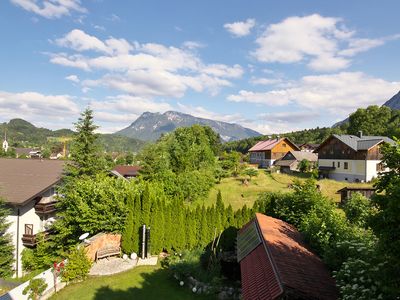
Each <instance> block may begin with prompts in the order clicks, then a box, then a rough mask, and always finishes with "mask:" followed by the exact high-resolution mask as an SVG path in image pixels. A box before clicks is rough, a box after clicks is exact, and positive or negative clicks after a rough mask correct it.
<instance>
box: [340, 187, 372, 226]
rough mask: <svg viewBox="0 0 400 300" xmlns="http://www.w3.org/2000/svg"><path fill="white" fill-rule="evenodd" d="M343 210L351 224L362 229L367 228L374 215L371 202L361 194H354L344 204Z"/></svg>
mask: <svg viewBox="0 0 400 300" xmlns="http://www.w3.org/2000/svg"><path fill="white" fill-rule="evenodd" d="M343 210H344V212H345V214H346V217H347V219H348V220H349V221H350V223H352V224H355V225H357V226H360V227H366V225H367V222H368V218H369V217H370V216H372V215H373V213H374V211H373V208H372V203H371V201H370V200H369V199H367V198H366V197H364V196H363V195H361V194H360V193H355V194H353V195H352V196H351V197H350V199H348V200H347V201H346V203H345V204H344V206H343Z"/></svg>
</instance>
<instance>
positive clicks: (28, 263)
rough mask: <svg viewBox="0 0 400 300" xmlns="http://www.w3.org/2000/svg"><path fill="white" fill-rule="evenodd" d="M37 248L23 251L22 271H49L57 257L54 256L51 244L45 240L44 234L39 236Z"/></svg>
mask: <svg viewBox="0 0 400 300" xmlns="http://www.w3.org/2000/svg"><path fill="white" fill-rule="evenodd" d="M37 239H38V243H37V246H36V248H34V249H29V248H25V249H24V250H22V258H21V259H22V269H23V270H24V271H29V272H31V271H37V270H45V269H48V268H49V267H50V266H51V265H52V263H53V261H54V260H55V259H56V257H55V256H54V255H53V254H52V253H53V251H52V249H51V244H50V243H49V241H46V240H45V237H44V235H43V233H38V234H37Z"/></svg>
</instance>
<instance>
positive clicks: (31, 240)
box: [22, 230, 51, 247]
mask: <svg viewBox="0 0 400 300" xmlns="http://www.w3.org/2000/svg"><path fill="white" fill-rule="evenodd" d="M38 234H39V233H37V234H23V235H22V244H23V245H24V246H25V247H35V246H36V245H37V243H38V242H39V238H38ZM41 234H43V235H44V239H45V240H48V239H49V237H50V234H51V231H50V230H46V231H43V232H41Z"/></svg>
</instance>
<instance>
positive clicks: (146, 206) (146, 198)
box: [141, 184, 151, 226]
mask: <svg viewBox="0 0 400 300" xmlns="http://www.w3.org/2000/svg"><path fill="white" fill-rule="evenodd" d="M150 207H151V195H150V188H149V184H146V186H145V188H144V191H143V194H142V208H141V210H142V224H141V225H143V224H144V225H146V226H149V225H150Z"/></svg>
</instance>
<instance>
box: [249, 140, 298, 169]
mask: <svg viewBox="0 0 400 300" xmlns="http://www.w3.org/2000/svg"><path fill="white" fill-rule="evenodd" d="M288 151H300V149H299V148H298V147H297V145H296V144H294V143H293V142H291V141H290V140H289V139H288V138H276V139H272V140H266V141H260V142H258V143H257V144H255V145H254V146H253V147H251V148H250V149H249V153H250V163H251V164H257V165H259V166H260V167H262V168H268V167H271V166H272V165H273V164H274V162H275V161H276V160H277V159H280V158H282V157H283V156H284V155H285V154H286V153H287V152H288Z"/></svg>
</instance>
